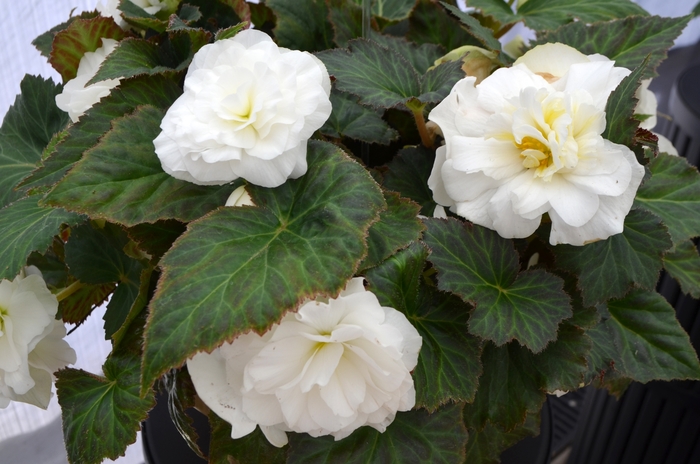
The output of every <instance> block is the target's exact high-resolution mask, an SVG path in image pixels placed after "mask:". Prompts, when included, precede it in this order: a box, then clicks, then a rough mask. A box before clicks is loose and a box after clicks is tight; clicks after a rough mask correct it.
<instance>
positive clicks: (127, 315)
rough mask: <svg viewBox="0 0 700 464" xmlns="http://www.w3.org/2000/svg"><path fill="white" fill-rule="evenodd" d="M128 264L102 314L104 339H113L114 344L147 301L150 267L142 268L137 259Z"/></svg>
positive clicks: (116, 343) (119, 339)
mask: <svg viewBox="0 0 700 464" xmlns="http://www.w3.org/2000/svg"><path fill="white" fill-rule="evenodd" d="M130 264H131V266H130V267H129V268H128V269H127V270H126V273H125V275H123V276H121V279H120V281H119V283H118V284H117V289H116V290H115V291H114V293H113V294H112V298H111V299H110V300H109V304H108V305H107V311H106V312H105V315H104V321H105V325H104V329H105V340H109V339H110V338H111V339H114V345H115V346H117V345H118V342H119V341H121V338H122V337H123V332H124V331H125V330H126V328H127V327H128V326H129V322H131V320H133V318H134V317H136V315H138V313H139V312H140V311H141V310H142V309H143V308H145V307H146V303H147V302H148V301H147V300H148V283H149V281H150V276H151V273H150V269H144V267H143V265H142V264H141V263H139V262H138V261H132V262H131V263H130ZM120 330H121V332H120Z"/></svg>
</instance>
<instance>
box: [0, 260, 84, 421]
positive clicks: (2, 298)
mask: <svg viewBox="0 0 700 464" xmlns="http://www.w3.org/2000/svg"><path fill="white" fill-rule="evenodd" d="M57 311H58V301H57V300H56V297H55V296H54V295H53V294H52V293H51V292H50V291H49V289H48V288H46V283H44V279H43V278H42V276H41V273H40V272H39V270H38V269H37V268H35V267H33V266H30V267H28V268H25V270H24V271H23V272H22V273H21V274H20V275H18V276H17V277H15V279H14V280H13V281H9V280H5V279H3V280H2V281H0V408H5V407H7V405H8V404H9V403H10V401H20V402H23V403H29V404H33V405H36V406H39V407H41V408H44V409H46V407H47V406H48V405H49V400H50V399H51V385H52V383H53V380H54V377H53V373H54V372H55V371H57V370H58V369H61V368H63V367H66V366H67V365H68V364H73V363H75V361H76V356H75V351H74V350H73V348H71V347H70V346H69V345H68V343H67V342H66V341H65V340H64V339H63V338H64V337H65V336H66V328H65V326H64V325H63V323H62V322H61V321H57V320H56V319H55V316H56V312H57Z"/></svg>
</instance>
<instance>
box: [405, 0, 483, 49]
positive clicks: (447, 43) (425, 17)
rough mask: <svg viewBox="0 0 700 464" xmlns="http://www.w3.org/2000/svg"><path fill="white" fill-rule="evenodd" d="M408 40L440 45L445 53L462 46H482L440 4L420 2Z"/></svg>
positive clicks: (430, 1)
mask: <svg viewBox="0 0 700 464" xmlns="http://www.w3.org/2000/svg"><path fill="white" fill-rule="evenodd" d="M406 38H407V39H409V40H412V41H414V42H416V43H419V44H439V45H441V46H443V47H444V49H445V51H443V54H444V53H445V52H446V51H450V50H454V49H455V48H458V47H461V46H462V45H480V42H479V41H478V40H476V38H475V37H474V36H472V35H471V34H470V33H468V32H467V31H466V30H465V29H464V28H462V27H461V26H460V23H459V21H457V20H456V19H455V18H453V17H452V16H450V15H449V14H448V13H447V11H445V9H444V8H442V7H441V6H440V4H439V3H437V2H434V1H432V0H420V1H419V2H418V5H416V8H415V9H414V10H413V13H412V14H411V17H410V18H409V29H408V34H407V35H406Z"/></svg>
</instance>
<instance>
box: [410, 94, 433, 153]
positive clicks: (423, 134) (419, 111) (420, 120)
mask: <svg viewBox="0 0 700 464" xmlns="http://www.w3.org/2000/svg"><path fill="white" fill-rule="evenodd" d="M409 108H410V109H411V112H413V117H414V118H415V120H416V127H417V128H418V133H419V134H420V140H421V142H423V145H425V147H426V148H433V138H432V137H431V136H430V133H429V132H428V128H427V127H426V126H425V118H424V117H423V108H424V105H421V106H420V108H418V107H414V106H409Z"/></svg>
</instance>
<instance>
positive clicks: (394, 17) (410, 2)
mask: <svg viewBox="0 0 700 464" xmlns="http://www.w3.org/2000/svg"><path fill="white" fill-rule="evenodd" d="M415 6H416V0H374V1H372V16H379V17H380V18H382V19H386V20H387V21H401V20H402V19H406V18H408V16H409V15H410V14H411V10H413V7H415Z"/></svg>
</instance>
